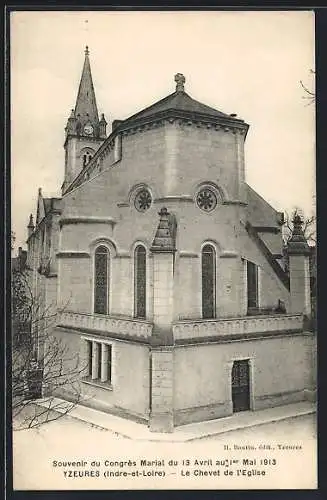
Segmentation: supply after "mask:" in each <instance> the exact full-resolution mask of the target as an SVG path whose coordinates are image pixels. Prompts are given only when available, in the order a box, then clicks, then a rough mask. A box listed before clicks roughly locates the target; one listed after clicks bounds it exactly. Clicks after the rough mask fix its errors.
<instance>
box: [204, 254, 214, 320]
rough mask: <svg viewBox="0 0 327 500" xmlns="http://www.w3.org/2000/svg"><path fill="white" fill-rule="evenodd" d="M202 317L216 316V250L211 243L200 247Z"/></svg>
mask: <svg viewBox="0 0 327 500" xmlns="http://www.w3.org/2000/svg"><path fill="white" fill-rule="evenodd" d="M202 317H203V318H215V317H216V252H215V249H214V248H213V246H212V245H205V246H204V247H203V249H202Z"/></svg>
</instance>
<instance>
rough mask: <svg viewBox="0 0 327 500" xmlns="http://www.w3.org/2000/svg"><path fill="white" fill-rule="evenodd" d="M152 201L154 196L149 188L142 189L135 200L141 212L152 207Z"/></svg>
mask: <svg viewBox="0 0 327 500" xmlns="http://www.w3.org/2000/svg"><path fill="white" fill-rule="evenodd" d="M151 203H152V196H151V193H150V191H149V190H148V189H142V190H141V191H139V192H138V193H137V195H136V196H135V200H134V205H135V208H136V209H137V210H138V211H139V212H145V211H146V210H148V208H150V206H151Z"/></svg>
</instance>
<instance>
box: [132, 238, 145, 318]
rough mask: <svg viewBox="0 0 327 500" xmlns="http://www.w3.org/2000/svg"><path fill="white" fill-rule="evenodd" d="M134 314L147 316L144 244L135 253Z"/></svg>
mask: <svg viewBox="0 0 327 500" xmlns="http://www.w3.org/2000/svg"><path fill="white" fill-rule="evenodd" d="M134 316H135V317H136V318H145V317H146V250H145V248H144V246H142V245H138V246H137V247H136V248H135V253H134Z"/></svg>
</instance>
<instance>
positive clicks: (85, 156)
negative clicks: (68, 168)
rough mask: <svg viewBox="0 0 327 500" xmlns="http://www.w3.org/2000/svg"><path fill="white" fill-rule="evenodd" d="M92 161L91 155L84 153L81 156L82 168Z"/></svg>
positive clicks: (87, 152)
mask: <svg viewBox="0 0 327 500" xmlns="http://www.w3.org/2000/svg"><path fill="white" fill-rule="evenodd" d="M91 160H92V154H91V153H90V152H89V151H86V152H85V153H84V155H83V167H85V166H86V165H87V164H88V163H89V162H90V161H91Z"/></svg>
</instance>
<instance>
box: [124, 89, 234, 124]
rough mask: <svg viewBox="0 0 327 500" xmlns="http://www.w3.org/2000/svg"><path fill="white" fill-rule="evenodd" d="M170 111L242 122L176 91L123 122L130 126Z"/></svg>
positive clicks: (184, 93)
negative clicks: (135, 122) (131, 123)
mask: <svg viewBox="0 0 327 500" xmlns="http://www.w3.org/2000/svg"><path fill="white" fill-rule="evenodd" d="M168 110H175V111H182V112H186V113H187V114H189V115H194V116H195V115H202V116H207V117H211V118H220V119H221V118H225V119H228V120H235V121H239V122H240V121H242V122H243V120H240V119H239V118H237V119H235V118H234V117H232V116H231V115H228V114H226V113H222V112H221V111H218V110H217V109H214V108H211V107H210V106H207V105H206V104H203V103H201V102H199V101H196V100H195V99H193V98H192V97H191V96H189V95H188V94H187V93H186V92H184V91H183V92H181V91H176V92H174V93H173V94H170V95H168V96H166V97H164V98H163V99H161V100H160V101H157V102H155V103H154V104H152V105H151V106H149V107H147V108H145V109H143V110H142V111H139V112H138V113H136V114H134V115H132V116H130V117H129V118H127V119H126V120H124V121H123V123H124V124H128V123H130V122H133V121H139V120H143V119H145V118H150V117H152V116H154V115H157V114H162V113H164V112H165V111H168Z"/></svg>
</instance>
